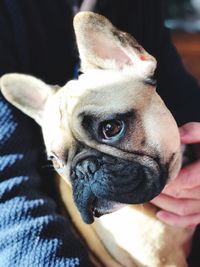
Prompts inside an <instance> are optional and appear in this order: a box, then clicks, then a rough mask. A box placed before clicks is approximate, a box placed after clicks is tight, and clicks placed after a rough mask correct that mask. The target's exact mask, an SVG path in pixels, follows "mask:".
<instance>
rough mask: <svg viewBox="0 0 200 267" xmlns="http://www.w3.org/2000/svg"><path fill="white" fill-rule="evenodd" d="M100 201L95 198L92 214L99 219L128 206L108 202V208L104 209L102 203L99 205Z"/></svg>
mask: <svg viewBox="0 0 200 267" xmlns="http://www.w3.org/2000/svg"><path fill="white" fill-rule="evenodd" d="M99 202H100V201H99V199H98V198H97V197H95V198H94V200H93V203H92V207H91V210H92V214H93V216H94V217H96V218H99V217H101V216H103V215H106V214H110V213H113V212H115V211H117V210H119V209H120V208H122V207H124V206H126V205H127V204H122V203H119V202H115V201H109V200H108V201H106V207H104V206H103V205H102V204H101V203H99Z"/></svg>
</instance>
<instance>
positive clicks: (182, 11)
mask: <svg viewBox="0 0 200 267" xmlns="http://www.w3.org/2000/svg"><path fill="white" fill-rule="evenodd" d="M165 18H166V19H165V24H166V26H167V27H168V28H170V29H171V32H172V39H173V41H174V44H175V46H176V48H177V50H178V51H179V53H180V54H181V56H182V60H183V62H184V64H185V66H186V68H187V69H188V70H189V71H190V72H191V73H192V74H193V75H194V76H196V78H197V79H198V81H199V84H200V0H167V1H165Z"/></svg>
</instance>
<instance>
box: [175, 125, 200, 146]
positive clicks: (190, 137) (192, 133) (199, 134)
mask: <svg viewBox="0 0 200 267" xmlns="http://www.w3.org/2000/svg"><path fill="white" fill-rule="evenodd" d="M179 133H180V138H181V143H182V144H194V143H199V142H200V122H189V123H186V124H184V125H183V126H181V127H180V128H179Z"/></svg>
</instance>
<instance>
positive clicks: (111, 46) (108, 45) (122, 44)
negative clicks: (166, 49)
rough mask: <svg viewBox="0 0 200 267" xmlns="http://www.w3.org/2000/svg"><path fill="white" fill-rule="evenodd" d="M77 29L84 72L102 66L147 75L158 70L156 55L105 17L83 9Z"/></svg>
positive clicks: (101, 67) (76, 22)
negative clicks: (147, 50)
mask: <svg viewBox="0 0 200 267" xmlns="http://www.w3.org/2000/svg"><path fill="white" fill-rule="evenodd" d="M74 29H75V34H76V40H77V45H78V50H79V54H80V59H81V67H82V71H83V72H85V71H87V70H88V69H94V68H100V69H115V70H122V71H126V70H127V71H129V72H137V73H140V74H141V75H142V76H147V77H149V76H152V75H153V74H154V71H155V68H156V60H155V58H154V57H153V56H151V55H150V54H148V53H147V52H146V51H145V50H144V49H143V48H142V46H140V45H139V44H138V42H137V41H136V40H135V39H134V38H133V37H132V36H131V35H130V34H128V33H125V32H122V31H120V30H118V29H117V28H116V27H114V26H113V25H112V24H111V23H110V21H109V20H108V19H106V18H105V17H103V16H101V15H99V14H95V13H93V12H80V13H78V14H77V15H76V16H75V17H74Z"/></svg>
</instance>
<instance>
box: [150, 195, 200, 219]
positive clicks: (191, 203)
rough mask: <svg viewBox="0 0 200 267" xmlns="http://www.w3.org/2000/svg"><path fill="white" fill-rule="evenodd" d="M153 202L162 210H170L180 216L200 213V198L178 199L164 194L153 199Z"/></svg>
mask: <svg viewBox="0 0 200 267" xmlns="http://www.w3.org/2000/svg"><path fill="white" fill-rule="evenodd" d="M151 203H152V204H154V205H155V206H157V207H159V208H160V209H162V210H165V211H169V212H171V213H174V214H177V215H179V216H188V215H192V214H195V213H199V214H200V200H197V199H177V198H173V197H170V196H167V195H164V194H160V195H159V196H158V197H156V198H154V199H153V200H152V201H151Z"/></svg>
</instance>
